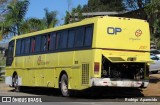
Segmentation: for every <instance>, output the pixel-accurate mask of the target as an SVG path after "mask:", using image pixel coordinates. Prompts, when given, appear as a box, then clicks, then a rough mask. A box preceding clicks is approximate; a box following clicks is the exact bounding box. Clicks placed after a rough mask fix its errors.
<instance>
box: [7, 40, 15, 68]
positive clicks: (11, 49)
mask: <svg viewBox="0 0 160 105" xmlns="http://www.w3.org/2000/svg"><path fill="white" fill-rule="evenodd" d="M13 54H14V40H13V41H11V42H9V46H8V56H7V59H6V65H7V66H11V65H12V62H13V59H14V57H13Z"/></svg>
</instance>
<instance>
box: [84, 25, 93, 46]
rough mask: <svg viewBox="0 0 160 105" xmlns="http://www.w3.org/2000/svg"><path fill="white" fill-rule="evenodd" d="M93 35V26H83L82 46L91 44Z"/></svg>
mask: <svg viewBox="0 0 160 105" xmlns="http://www.w3.org/2000/svg"><path fill="white" fill-rule="evenodd" d="M92 36H93V28H92V27H91V26H89V27H86V28H85V40H84V46H91V44H92Z"/></svg>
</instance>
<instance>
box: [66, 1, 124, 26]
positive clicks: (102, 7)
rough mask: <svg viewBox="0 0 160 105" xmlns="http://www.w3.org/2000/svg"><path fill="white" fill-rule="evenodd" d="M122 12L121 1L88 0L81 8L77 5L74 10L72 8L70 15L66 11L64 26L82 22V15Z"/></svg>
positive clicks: (122, 5) (122, 4)
mask: <svg viewBox="0 0 160 105" xmlns="http://www.w3.org/2000/svg"><path fill="white" fill-rule="evenodd" d="M124 10H125V5H124V3H123V0H88V3H87V4H86V5H84V6H83V7H82V6H81V5H78V6H77V7H76V8H73V9H72V11H71V12H70V13H69V12H68V11H67V12H66V16H65V21H64V24H68V23H72V22H75V21H80V20H82V19H83V18H84V17H83V15H82V13H87V12H108V11H109V12H111V11H124Z"/></svg>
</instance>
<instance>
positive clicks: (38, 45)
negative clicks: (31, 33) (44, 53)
mask: <svg viewBox="0 0 160 105" xmlns="http://www.w3.org/2000/svg"><path fill="white" fill-rule="evenodd" d="M40 48H41V36H40V35H39V36H36V45H35V52H40Z"/></svg>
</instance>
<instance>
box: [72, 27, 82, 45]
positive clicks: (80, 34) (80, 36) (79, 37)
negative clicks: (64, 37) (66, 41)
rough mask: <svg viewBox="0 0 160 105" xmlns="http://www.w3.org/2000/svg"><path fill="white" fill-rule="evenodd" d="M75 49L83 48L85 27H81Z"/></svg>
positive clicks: (78, 29) (76, 36) (76, 37)
mask: <svg viewBox="0 0 160 105" xmlns="http://www.w3.org/2000/svg"><path fill="white" fill-rule="evenodd" d="M74 41H75V44H74V45H75V47H82V46H83V42H84V27H79V28H77V30H76V35H75V40H74Z"/></svg>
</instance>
